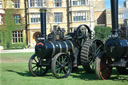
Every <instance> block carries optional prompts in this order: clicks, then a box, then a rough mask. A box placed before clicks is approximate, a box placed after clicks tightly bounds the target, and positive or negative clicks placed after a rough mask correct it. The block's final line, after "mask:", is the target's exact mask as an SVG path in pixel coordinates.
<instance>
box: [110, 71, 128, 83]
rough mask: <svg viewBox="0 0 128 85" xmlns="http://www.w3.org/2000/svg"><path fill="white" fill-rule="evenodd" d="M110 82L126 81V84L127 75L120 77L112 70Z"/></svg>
mask: <svg viewBox="0 0 128 85" xmlns="http://www.w3.org/2000/svg"><path fill="white" fill-rule="evenodd" d="M111 80H113V81H122V82H124V81H127V82H128V75H121V74H119V73H118V72H117V70H116V69H113V70H112V76H111Z"/></svg>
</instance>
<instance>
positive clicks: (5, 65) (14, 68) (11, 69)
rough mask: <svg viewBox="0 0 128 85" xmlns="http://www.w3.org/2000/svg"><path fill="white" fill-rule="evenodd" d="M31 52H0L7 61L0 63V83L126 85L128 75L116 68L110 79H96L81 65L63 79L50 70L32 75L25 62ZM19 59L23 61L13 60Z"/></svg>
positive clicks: (1, 57)
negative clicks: (43, 74) (44, 73)
mask: <svg viewBox="0 0 128 85" xmlns="http://www.w3.org/2000/svg"><path fill="white" fill-rule="evenodd" d="M32 54H33V53H11V54H1V56H0V59H1V60H2V61H3V60H4V61H9V62H2V63H0V85H128V75H118V72H117V71H116V70H113V75H112V77H111V79H110V80H98V79H97V77H96V75H95V74H87V73H86V72H84V71H83V69H82V67H80V69H79V71H78V72H76V73H71V75H70V76H69V77H68V78H65V79H56V78H55V77H54V76H53V74H52V73H51V71H49V73H47V74H46V76H42V77H33V76H32V75H31V73H29V71H28V64H27V62H28V61H27V60H28V59H29V58H30V56H31V55H32ZM10 57H11V58H10ZM20 59H23V60H25V62H13V60H17V61H19V60H20ZM11 61H12V62H11Z"/></svg>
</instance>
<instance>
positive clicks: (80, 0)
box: [72, 0, 88, 6]
mask: <svg viewBox="0 0 128 85" xmlns="http://www.w3.org/2000/svg"><path fill="white" fill-rule="evenodd" d="M72 5H73V6H81V5H88V0H72Z"/></svg>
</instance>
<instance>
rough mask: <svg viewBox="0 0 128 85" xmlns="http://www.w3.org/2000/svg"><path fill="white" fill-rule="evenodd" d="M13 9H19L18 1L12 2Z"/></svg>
mask: <svg viewBox="0 0 128 85" xmlns="http://www.w3.org/2000/svg"><path fill="white" fill-rule="evenodd" d="M12 5H13V8H20V0H13V4H12Z"/></svg>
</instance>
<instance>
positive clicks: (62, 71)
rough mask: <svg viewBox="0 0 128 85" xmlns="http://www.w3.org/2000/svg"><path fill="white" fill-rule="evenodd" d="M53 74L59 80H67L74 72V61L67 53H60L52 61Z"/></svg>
mask: <svg viewBox="0 0 128 85" xmlns="http://www.w3.org/2000/svg"><path fill="white" fill-rule="evenodd" d="M51 68H52V72H53V74H54V76H55V77H56V78H57V79H60V78H66V77H68V76H69V75H70V73H71V70H72V61H71V59H70V57H69V56H68V55H67V54H65V53H58V54H56V55H55V56H54V58H53V59H52V65H51Z"/></svg>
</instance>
